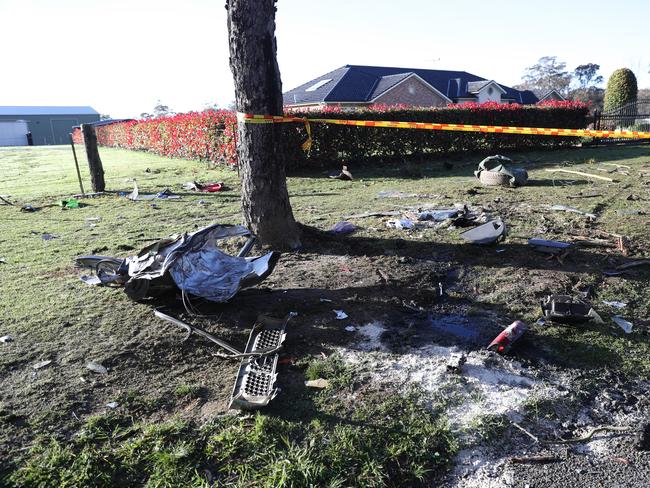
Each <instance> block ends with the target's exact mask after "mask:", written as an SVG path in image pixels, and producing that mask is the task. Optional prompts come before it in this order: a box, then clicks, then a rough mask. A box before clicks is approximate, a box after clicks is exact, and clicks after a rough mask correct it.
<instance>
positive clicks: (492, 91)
mask: <svg viewBox="0 0 650 488" xmlns="http://www.w3.org/2000/svg"><path fill="white" fill-rule="evenodd" d="M487 91H488V95H492V94H493V93H494V88H492V87H491V86H489V87H488V90H487Z"/></svg>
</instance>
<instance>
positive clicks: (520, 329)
mask: <svg viewBox="0 0 650 488" xmlns="http://www.w3.org/2000/svg"><path fill="white" fill-rule="evenodd" d="M527 330H528V326H527V325H526V324H524V323H523V322H522V321H521V320H515V321H514V322H513V323H512V324H510V325H509V326H508V327H506V328H505V329H503V331H501V333H500V334H499V335H498V336H496V337H495V339H494V340H493V341H492V342H491V343H490V345H489V346H488V347H487V349H488V351H494V352H497V353H499V354H505V353H506V352H508V351H509V350H510V348H511V347H512V344H513V343H514V342H515V341H516V340H517V339H519V338H520V337H521V336H522V335H524V332H526V331H527Z"/></svg>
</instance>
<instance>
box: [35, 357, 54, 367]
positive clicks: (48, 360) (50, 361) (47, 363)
mask: <svg viewBox="0 0 650 488" xmlns="http://www.w3.org/2000/svg"><path fill="white" fill-rule="evenodd" d="M50 364H52V360H51V359H46V360H45V361H39V362H38V363H36V364H32V368H34V369H41V368H44V367H45V366H48V365H50Z"/></svg>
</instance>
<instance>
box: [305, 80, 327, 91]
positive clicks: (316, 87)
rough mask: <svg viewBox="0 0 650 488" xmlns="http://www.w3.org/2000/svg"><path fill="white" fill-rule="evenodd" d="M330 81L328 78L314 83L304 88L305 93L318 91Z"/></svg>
mask: <svg viewBox="0 0 650 488" xmlns="http://www.w3.org/2000/svg"><path fill="white" fill-rule="evenodd" d="M330 81H332V79H331V78H328V79H327V80H320V81H317V82H316V83H314V84H313V85H312V86H310V87H309V88H306V89H305V91H306V92H308V91H316V90H318V89H319V88H320V87H321V86H323V85H326V84H327V83H329V82H330Z"/></svg>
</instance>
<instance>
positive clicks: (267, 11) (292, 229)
mask: <svg viewBox="0 0 650 488" xmlns="http://www.w3.org/2000/svg"><path fill="white" fill-rule="evenodd" d="M226 9H227V10H228V36H229V42H230V69H231V71H232V74H233V79H234V82H235V101H236V105H237V110H238V111H239V112H244V113H249V114H262V115H282V85H281V81H280V70H279V68H278V63H277V60H276V41H275V0H227V4H226ZM237 132H238V133H237V135H238V138H237V156H238V159H239V173H240V176H241V182H242V183H241V185H242V209H243V212H244V218H245V219H246V224H247V225H248V227H249V228H250V230H251V231H252V232H253V233H254V234H256V235H257V236H258V238H259V239H260V241H261V242H262V243H264V244H268V245H271V246H274V247H277V248H287V247H288V248H292V249H295V248H297V247H299V246H300V232H299V230H298V226H297V224H296V221H295V220H294V218H293V212H292V210H291V204H290V203H289V194H288V192H287V181H286V174H285V155H284V152H283V151H282V145H281V141H282V128H281V127H280V124H245V123H243V122H240V123H239V124H238V129H237Z"/></svg>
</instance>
